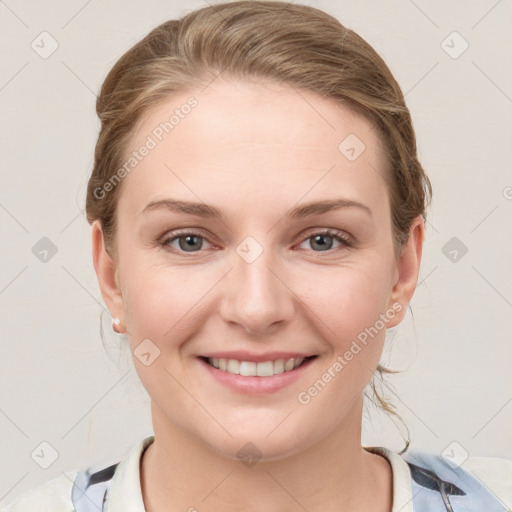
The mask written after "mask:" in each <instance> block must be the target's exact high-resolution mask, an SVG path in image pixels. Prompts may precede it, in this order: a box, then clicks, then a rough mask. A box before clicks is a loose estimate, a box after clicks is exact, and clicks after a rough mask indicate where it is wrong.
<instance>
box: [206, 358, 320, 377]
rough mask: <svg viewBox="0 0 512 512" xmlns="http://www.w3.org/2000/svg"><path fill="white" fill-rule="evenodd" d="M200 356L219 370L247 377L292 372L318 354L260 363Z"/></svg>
mask: <svg viewBox="0 0 512 512" xmlns="http://www.w3.org/2000/svg"><path fill="white" fill-rule="evenodd" d="M199 357H200V359H202V360H203V361H205V362H206V363H208V364H209V365H210V366H212V367H213V368H217V369H218V370H221V371H224V372H226V373H231V374H233V375H242V376H245V377H271V376H273V375H279V374H281V373H286V372H291V371H293V370H295V369H297V368H299V367H300V366H304V365H305V364H307V363H308V362H309V361H311V360H312V359H314V358H316V357H317V356H316V355H314V356H309V357H296V358H293V357H292V358H290V359H277V360H275V361H263V362H259V363H255V362H253V361H239V360H237V359H225V358H217V357H204V356H199Z"/></svg>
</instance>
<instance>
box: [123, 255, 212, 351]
mask: <svg viewBox="0 0 512 512" xmlns="http://www.w3.org/2000/svg"><path fill="white" fill-rule="evenodd" d="M126 268H129V271H128V276H129V277H128V279H125V280H124V285H125V287H126V293H123V300H124V303H125V310H126V315H127V319H126V320H127V327H128V329H129V331H130V332H132V333H133V334H134V335H135V337H136V338H137V339H144V338H149V339H151V340H153V341H154V342H155V343H157V344H158V345H160V344H161V343H164V341H165V343H166V344H168V343H169V341H170V340H172V339H180V337H181V336H189V335H190V334H191V325H196V326H197V325H198V322H196V319H197V318H198V317H199V316H200V315H201V311H202V310H203V306H204V304H205V303H206V301H205V297H206V296H207V294H208V291H209V290H210V289H211V288H212V287H213V286H214V284H215V282H216V281H218V277H217V276H214V275H210V274H211V273H208V272H207V271H205V270H201V269H199V267H196V268H195V269H193V270H192V271H191V270H190V269H189V270H186V269H185V267H183V268H181V269H180V268H179V267H174V268H171V267H170V266H169V265H168V264H161V265H154V264H151V265H149V264H145V263H144V261H137V260H135V259H133V260H132V261H131V262H126ZM136 341H137V340H134V343H135V342H136Z"/></svg>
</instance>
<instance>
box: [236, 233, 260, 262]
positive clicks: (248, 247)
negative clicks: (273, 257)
mask: <svg viewBox="0 0 512 512" xmlns="http://www.w3.org/2000/svg"><path fill="white" fill-rule="evenodd" d="M236 252H237V254H238V255H239V256H240V257H241V258H242V259H243V260H245V262H246V263H254V262H255V261H256V260H257V259H258V258H259V257H260V255H261V253H262V252H263V247H262V246H261V245H260V244H259V243H258V242H257V241H256V239H254V238H253V237H252V236H248V237H247V238H245V239H244V240H243V241H242V242H241V243H240V244H238V247H237V248H236Z"/></svg>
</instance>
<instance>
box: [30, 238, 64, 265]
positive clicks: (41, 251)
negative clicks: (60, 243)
mask: <svg viewBox="0 0 512 512" xmlns="http://www.w3.org/2000/svg"><path fill="white" fill-rule="evenodd" d="M57 250H58V249H57V246H56V245H55V244H54V243H53V242H52V241H51V240H50V239H49V238H47V237H45V236H43V238H41V240H39V242H37V243H36V244H35V245H34V246H33V247H32V254H33V255H34V256H35V257H36V258H37V259H38V260H39V261H42V262H43V263H48V262H49V261H50V260H51V259H52V258H53V257H54V256H55V255H56V254H57Z"/></svg>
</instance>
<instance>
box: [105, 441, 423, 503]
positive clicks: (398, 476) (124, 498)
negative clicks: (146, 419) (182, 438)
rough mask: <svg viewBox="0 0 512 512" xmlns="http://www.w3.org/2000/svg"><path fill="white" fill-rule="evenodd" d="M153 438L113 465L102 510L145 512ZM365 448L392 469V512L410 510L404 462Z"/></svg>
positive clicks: (389, 453) (386, 452) (380, 450)
mask: <svg viewBox="0 0 512 512" xmlns="http://www.w3.org/2000/svg"><path fill="white" fill-rule="evenodd" d="M153 441H154V436H149V437H147V438H145V439H143V440H142V441H140V442H139V443H137V444H136V445H135V446H134V447H133V448H132V449H131V450H130V451H129V453H128V454H127V456H126V457H125V458H124V459H123V460H122V461H121V462H120V463H119V464H118V465H117V467H116V468H115V472H114V475H113V478H112V482H111V485H110V489H109V490H108V492H107V493H106V508H105V509H104V510H105V512H145V508H144V501H143V499H142V490H141V481H140V461H141V458H142V455H143V453H144V451H145V450H146V448H147V447H148V446H149V445H150V444H151V443H152V442H153ZM364 449H365V450H367V451H370V452H373V453H377V454H379V455H381V456H383V457H385V458H386V459H387V460H388V462H389V463H390V465H391V469H392V472H393V508H392V512H399V511H400V512H413V507H412V491H411V475H410V472H409V467H408V465H407V462H406V461H405V460H404V459H403V458H402V457H401V456H400V455H399V454H398V453H395V452H393V451H391V450H389V449H387V448H383V447H365V448H364Z"/></svg>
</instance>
